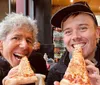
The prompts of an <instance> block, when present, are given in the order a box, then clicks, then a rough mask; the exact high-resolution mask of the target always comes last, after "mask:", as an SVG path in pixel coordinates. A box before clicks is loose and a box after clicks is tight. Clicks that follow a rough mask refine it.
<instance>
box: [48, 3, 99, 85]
mask: <svg viewBox="0 0 100 85" xmlns="http://www.w3.org/2000/svg"><path fill="white" fill-rule="evenodd" d="M51 24H52V25H54V26H55V27H59V28H61V29H62V30H63V41H64V44H65V46H66V52H65V53H64V55H63V56H62V58H61V59H60V61H59V62H58V64H56V65H55V66H54V67H53V68H52V69H51V70H50V72H49V74H48V77H47V85H54V82H55V81H59V82H60V81H61V79H62V78H63V75H64V73H65V70H66V68H67V66H68V63H69V61H70V59H71V58H72V56H71V55H72V52H73V49H74V46H75V45H76V44H79V45H81V47H82V50H83V56H84V59H85V60H86V64H87V70H88V72H89V77H90V80H91V85H100V84H99V83H100V75H99V70H98V68H99V69H100V62H99V61H100V53H99V51H100V46H99V45H98V42H99V40H98V39H99V28H98V23H97V20H96V18H95V15H94V13H93V12H92V11H91V9H90V7H89V6H88V4H87V3H86V2H82V1H81V2H76V3H74V4H72V5H70V6H67V7H65V8H63V9H61V10H60V11H58V12H57V13H56V14H55V15H54V16H53V17H52V19H51ZM95 66H96V67H95ZM59 82H55V85H59Z"/></svg>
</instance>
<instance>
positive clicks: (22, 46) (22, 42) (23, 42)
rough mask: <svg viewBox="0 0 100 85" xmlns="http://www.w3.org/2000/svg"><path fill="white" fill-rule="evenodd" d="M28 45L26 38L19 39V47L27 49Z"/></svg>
mask: <svg viewBox="0 0 100 85" xmlns="http://www.w3.org/2000/svg"><path fill="white" fill-rule="evenodd" d="M28 47H29V45H28V43H27V41H26V40H22V41H20V48H23V49H27V48H28Z"/></svg>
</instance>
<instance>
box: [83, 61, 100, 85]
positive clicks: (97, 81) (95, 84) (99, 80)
mask: <svg viewBox="0 0 100 85" xmlns="http://www.w3.org/2000/svg"><path fill="white" fill-rule="evenodd" d="M85 61H86V65H87V70H88V73H89V77H90V81H91V85H100V75H99V69H98V68H96V67H95V65H94V64H93V63H92V62H91V61H89V60H85Z"/></svg>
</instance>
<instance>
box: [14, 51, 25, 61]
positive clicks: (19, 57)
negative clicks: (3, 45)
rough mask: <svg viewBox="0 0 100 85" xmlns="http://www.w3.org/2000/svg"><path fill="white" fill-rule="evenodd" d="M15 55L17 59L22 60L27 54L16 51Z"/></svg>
mask: <svg viewBox="0 0 100 85" xmlns="http://www.w3.org/2000/svg"><path fill="white" fill-rule="evenodd" d="M14 56H15V58H16V59H18V60H20V59H21V58H22V57H24V56H25V55H22V54H18V53H14Z"/></svg>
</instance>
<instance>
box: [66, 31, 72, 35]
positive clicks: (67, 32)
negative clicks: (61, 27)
mask: <svg viewBox="0 0 100 85" xmlns="http://www.w3.org/2000/svg"><path fill="white" fill-rule="evenodd" d="M71 33H72V32H71V31H65V32H64V34H66V35H71Z"/></svg>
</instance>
